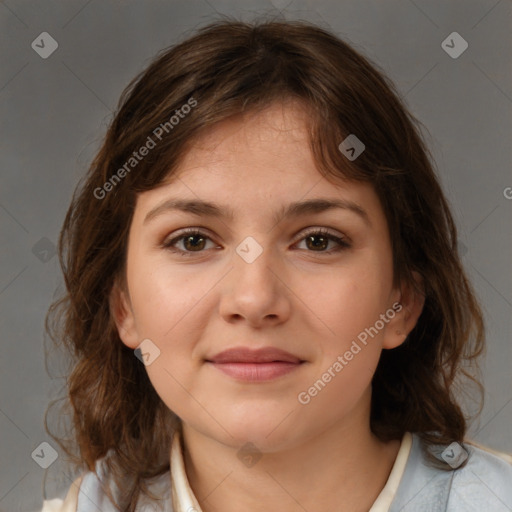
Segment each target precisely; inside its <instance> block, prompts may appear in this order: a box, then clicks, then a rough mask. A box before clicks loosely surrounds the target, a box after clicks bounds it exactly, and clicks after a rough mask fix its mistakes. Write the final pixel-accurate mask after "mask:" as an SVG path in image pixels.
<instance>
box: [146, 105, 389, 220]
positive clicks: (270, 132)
mask: <svg viewBox="0 0 512 512" xmlns="http://www.w3.org/2000/svg"><path fill="white" fill-rule="evenodd" d="M308 123H310V118H309V116H308V114H307V112H306V110H305V109H304V108H303V107H302V106H301V105H300V104H299V103H297V102H291V101H290V102H287V103H276V104H273V105H271V106H270V107H267V108H266V109H264V110H262V111H259V112H248V113H246V114H243V115H238V116H236V117H232V118H230V119H227V120H225V121H222V122H220V123H218V124H216V125H214V126H212V127H211V128H208V129H207V130H205V131H204V132H203V133H202V134H201V135H200V136H198V137H197V138H196V139H195V140H193V141H192V142H191V143H190V145H189V148H188V151H187V153H186V154H185V155H184V157H183V159H182V160H181V162H180V164H179V166H178V167H177V169H175V171H174V172H173V173H172V175H170V176H169V177H168V178H167V179H166V180H165V181H164V182H163V183H162V186H160V187H158V188H157V189H154V190H151V191H149V192H146V193H144V194H142V195H141V196H140V197H139V201H138V209H139V210H140V209H142V210H144V211H146V213H147V211H149V210H150V209H152V208H154V205H155V204H156V203H158V202H159V201H163V200H165V199H168V198H169V197H172V198H186V199H200V200H207V201H215V202H216V203H220V204H222V205H226V206H228V207H229V209H231V210H233V211H235V212H237V213H241V212H244V213H247V214H253V215H258V212H259V213H260V214H261V213H262V212H263V211H268V210H272V211H274V212H277V211H278V209H279V208H281V207H282V206H283V205H285V204H290V203H292V202H297V201H300V200H305V199H312V198H319V197H322V198H329V199H341V200H343V201H347V202H348V201H350V202H352V203H354V204H361V203H364V204H365V205H366V206H365V208H364V209H365V210H368V209H369V210H370V212H369V213H371V210H372V209H373V210H376V209H377V210H378V209H379V205H378V200H377V198H376V195H375V193H374V191H373V187H372V186H371V185H370V184H368V183H360V182H354V181H352V182H349V181H347V180H344V179H343V178H342V175H341V173H340V178H339V179H336V180H334V178H333V179H329V180H327V179H326V178H325V176H324V175H322V174H321V173H320V171H319V170H318V167H317V163H316V162H315V159H314V156H313V153H312V151H311V147H310V135H309V131H308V126H309V125H308ZM373 213H374V215H378V214H379V213H380V212H378V211H374V212H373Z"/></svg>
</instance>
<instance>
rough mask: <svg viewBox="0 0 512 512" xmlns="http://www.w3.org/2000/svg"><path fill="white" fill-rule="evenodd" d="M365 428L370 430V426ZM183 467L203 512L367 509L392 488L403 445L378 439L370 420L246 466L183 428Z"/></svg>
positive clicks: (340, 426) (233, 452)
mask: <svg viewBox="0 0 512 512" xmlns="http://www.w3.org/2000/svg"><path fill="white" fill-rule="evenodd" d="M365 427H366V428H365ZM183 444H184V462H185V468H186V472H187V476H188V479H189V483H190V486H191V488H192V490H193V492H194V494H195V496H196V498H197V499H198V501H199V503H200V505H201V508H202V510H203V512H214V511H219V510H222V511H223V512H235V511H236V512H239V511H240V510H246V511H248V512H260V511H261V512H263V511H268V510H277V509H278V510H280V511H281V512H292V511H293V512H296V511H297V510H300V509H302V510H304V509H305V510H308V511H309V512H317V511H318V512H320V511H322V512H323V511H324V510H340V506H341V505H343V509H344V510H351V511H355V512H359V511H361V512H362V511H368V510H369V509H370V508H371V506H372V504H373V502H374V501H375V500H376V498H377V496H378V495H379V493H380V491H381V490H382V488H383V487H384V485H385V484H386V481H387V479H388V476H389V473H390V471H391V468H392V467H393V463H394V461H395V459H396V455H397V453H398V449H399V446H400V442H399V441H391V442H388V443H384V442H381V441H380V440H379V439H378V438H376V437H375V436H374V435H373V434H372V432H371V430H370V427H369V417H368V415H363V417H359V418H357V417H356V418H352V419H351V421H342V422H339V423H337V424H334V425H331V426H329V427H328V428H326V429H324V430H322V431H321V432H318V433H317V434H316V435H314V436H312V437H311V438H308V439H307V440H304V441H303V442H301V443H300V444H299V445H297V446H294V447H293V448H287V449H286V450H281V451H273V452H271V453H264V454H262V457H261V459H259V460H258V461H257V463H256V464H254V465H249V466H245V465H244V464H242V463H241V461H240V459H239V458H238V457H237V452H238V450H239V449H238V448H237V447H231V446H227V445H226V444H223V443H220V442H218V441H216V440H215V439H213V438H211V437H208V436H205V435H203V434H202V433H200V432H198V431H196V430H194V429H192V428H190V427H188V426H187V425H185V424H184V425H183Z"/></svg>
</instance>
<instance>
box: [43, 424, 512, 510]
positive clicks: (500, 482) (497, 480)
mask: <svg viewBox="0 0 512 512" xmlns="http://www.w3.org/2000/svg"><path fill="white" fill-rule="evenodd" d="M406 436H409V437H408V441H409V443H410V444H409V445H410V452H409V456H408V458H407V462H406V465H405V470H404V472H403V475H402V476H401V478H400V480H399V483H398V484H397V488H396V489H395V490H394V491H393V492H394V496H393V498H392V500H391V504H390V505H389V506H388V505H386V506H385V507H381V506H379V505H377V502H376V504H375V505H374V507H372V509H371V511H370V512H373V511H374V510H375V511H378V512H381V511H386V512H511V511H512V457H510V456H508V455H506V454H502V455H503V456H504V457H505V458H502V457H501V456H498V455H497V454H496V455H495V454H494V453H492V452H490V451H487V450H486V449H482V448H480V447H477V446H474V445H472V444H469V443H464V445H463V446H460V445H458V444H457V443H453V444H452V445H449V446H437V447H434V448H432V449H431V451H432V453H434V455H435V456H436V458H437V459H438V460H439V461H440V462H441V463H442V464H443V465H444V467H445V468H446V469H440V468H435V467H433V466H432V465H431V464H430V463H429V462H428V460H427V458H426V456H425V453H424V451H423V449H422V446H423V442H422V441H421V439H420V437H418V436H417V435H415V434H412V436H411V435H410V434H406ZM404 439H405V437H404ZM411 439H412V443H411ZM466 459H467V460H466ZM505 459H506V460H505ZM464 462H466V463H465V464H464ZM96 468H97V470H98V471H99V475H100V478H101V479H103V478H104V476H105V475H104V473H103V466H102V465H101V461H98V463H97V465H96ZM392 474H393V472H392ZM185 478H186V477H185ZM390 479H391V477H390ZM174 485H175V484H174V483H173V486H174ZM150 489H151V490H152V491H153V492H155V493H156V494H157V495H160V496H162V498H163V500H162V501H161V502H158V503H157V502H149V501H146V500H147V499H146V498H145V497H144V496H143V497H141V499H140V500H139V502H138V505H137V511H144V512H200V511H199V510H197V509H195V508H193V507H188V506H185V508H184V509H183V510H174V509H173V506H172V499H171V478H170V474H169V472H167V473H165V474H164V475H161V476H160V477H158V478H157V479H155V481H154V483H153V484H152V486H151V487H150ZM377 501H379V500H377ZM46 510H47V509H43V512H45V511H46ZM48 510H52V511H53V510H56V511H64V510H65V511H66V512H68V511H71V510H73V512H74V511H75V510H76V511H77V512H116V511H115V509H114V507H113V506H112V504H111V503H110V501H109V499H108V498H107V496H106V495H105V494H104V492H103V491H102V489H101V486H100V484H99V480H98V478H97V477H96V475H95V474H94V473H92V472H89V473H86V474H85V475H84V477H83V479H82V482H81V485H80V492H79V494H78V502H77V505H76V508H75V505H74V504H73V505H72V507H69V506H68V507H66V508H62V509H61V508H55V509H53V508H50V507H48ZM340 510H341V508H340Z"/></svg>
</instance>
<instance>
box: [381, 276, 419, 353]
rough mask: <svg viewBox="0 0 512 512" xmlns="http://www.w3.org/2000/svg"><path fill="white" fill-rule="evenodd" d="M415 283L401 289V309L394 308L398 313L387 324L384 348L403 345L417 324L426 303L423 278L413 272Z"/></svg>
mask: <svg viewBox="0 0 512 512" xmlns="http://www.w3.org/2000/svg"><path fill="white" fill-rule="evenodd" d="M413 278H414V283H409V284H407V285H405V286H403V287H402V288H401V290H400V301H399V304H400V309H399V310H398V308H394V309H395V311H396V314H395V316H394V318H393V319H392V320H390V322H389V323H388V325H387V326H386V331H385V333H384V340H383V344H382V348H386V349H392V348H396V347H398V346H399V345H401V344H402V343H403V342H404V341H405V340H406V339H407V336H408V335H409V333H410V332H411V331H412V330H413V329H414V327H415V326H416V324H417V322H418V319H419V317H420V315H421V312H422V311H423V306H424V305H425V293H424V286H423V279H422V277H421V276H420V274H418V273H417V272H413Z"/></svg>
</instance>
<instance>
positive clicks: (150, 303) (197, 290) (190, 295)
mask: <svg viewBox="0 0 512 512" xmlns="http://www.w3.org/2000/svg"><path fill="white" fill-rule="evenodd" d="M143 268H144V267H143ZM210 281H211V282H210ZM213 284H214V281H213V279H212V277H211V276H210V277H208V276H203V277H202V278H201V279H198V278H197V276H196V277H193V276H188V275H187V273H186V272H176V271H175V270H174V271H172V272H171V271H170V270H169V268H166V266H163V265H160V266H153V269H151V270H150V269H147V266H146V269H144V270H143V271H138V272H137V273H136V274H135V273H134V275H133V279H132V280H131V283H130V285H129V286H130V290H131V296H132V304H133V310H134V312H135V319H136V323H137V328H138V330H139V333H140V334H141V335H143V336H145V337H148V338H155V339H158V340H162V341H164V340H165V339H167V338H168V337H169V336H171V337H172V332H173V331H176V330H179V329H180V328H183V326H184V325H188V324H190V322H191V321H192V320H194V318H196V319H197V307H198V306H199V305H200V303H201V299H202V298H203V297H204V296H205V294H206V293H207V292H208V290H209V289H210V288H211V287H212V286H213ZM195 323H197V322H195ZM193 324H194V322H193Z"/></svg>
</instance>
